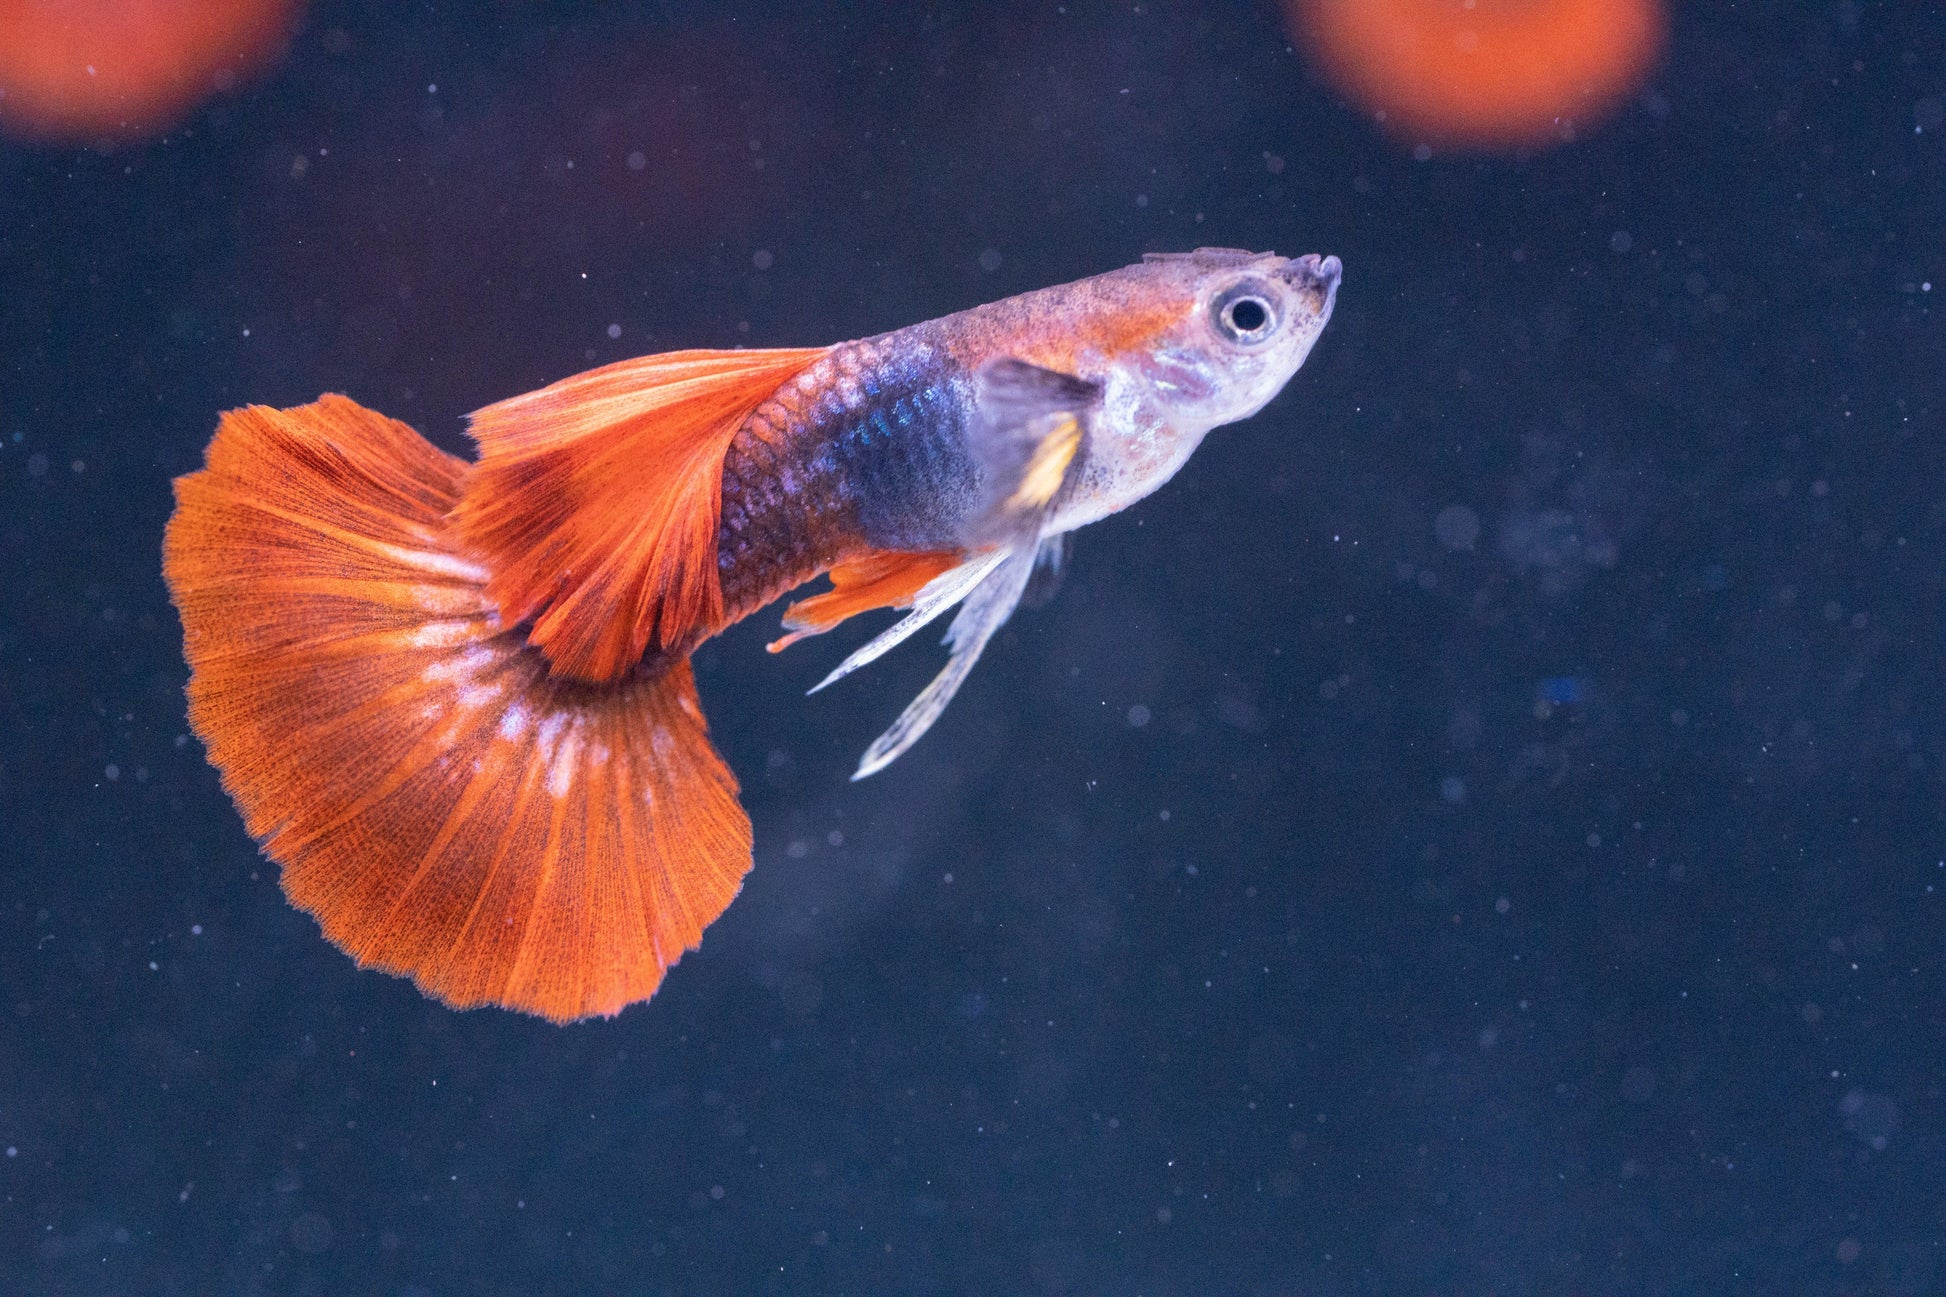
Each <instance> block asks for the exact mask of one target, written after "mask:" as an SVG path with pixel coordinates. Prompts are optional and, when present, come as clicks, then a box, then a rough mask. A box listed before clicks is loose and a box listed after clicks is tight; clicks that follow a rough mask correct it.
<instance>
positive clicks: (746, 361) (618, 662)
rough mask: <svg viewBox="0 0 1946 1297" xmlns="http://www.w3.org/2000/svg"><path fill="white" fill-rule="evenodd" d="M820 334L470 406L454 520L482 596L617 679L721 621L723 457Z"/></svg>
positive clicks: (561, 650)
mask: <svg viewBox="0 0 1946 1297" xmlns="http://www.w3.org/2000/svg"><path fill="white" fill-rule="evenodd" d="M824 352H825V349H824V348H799V349H790V350H771V351H683V352H671V353H667V354H664V355H658V356H645V357H641V358H639V359H636V360H626V361H621V362H619V363H617V364H613V365H606V366H603V367H601V368H599V369H592V370H589V371H587V372H586V373H583V374H577V375H575V376H573V377H571V378H566V379H563V380H561V381H560V382H558V383H555V384H552V385H551V386H549V387H545V388H542V389H540V390H539V391H536V392H529V393H527V394H526V395H524V396H517V397H513V398H512V399H510V400H506V401H500V402H498V403H496V404H494V405H490V406H488V407H486V408H485V409H483V410H481V411H479V412H477V413H476V414H474V416H473V421H472V425H471V431H472V434H473V437H474V439H475V440H476V441H477V442H478V443H479V447H480V462H479V464H478V465H477V466H475V467H474V469H473V470H472V472H471V473H470V474H469V475H468V477H467V479H466V484H465V489H464V493H463V496H462V498H461V500H460V502H459V506H458V508H457V509H456V510H455V512H454V515H453V521H454V523H455V525H456V527H457V528H458V531H459V534H460V536H461V537H462V538H463V540H464V541H465V544H466V546H467V548H468V549H469V550H470V551H471V552H473V553H475V554H477V555H478V556H479V557H480V559H481V560H482V561H483V562H484V563H485V565H486V567H487V569H488V573H489V576H488V581H487V587H486V589H487V596H488V598H489V599H491V600H492V601H493V603H494V604H495V606H496V607H497V608H498V609H499V610H500V613H501V616H502V618H503V620H504V621H506V622H507V624H509V625H512V624H513V623H515V622H521V621H529V620H531V622H532V625H531V627H530V628H529V630H528V638H529V640H530V641H531V642H532V643H533V644H535V645H536V646H537V647H538V648H539V649H540V650H541V652H542V653H543V654H544V655H545V656H546V658H547V661H548V664H549V666H550V667H551V669H552V670H553V672H554V674H556V675H560V676H565V677H569V678H573V679H580V680H589V681H610V680H618V679H620V678H621V677H622V676H623V675H624V674H626V673H627V672H628V671H629V670H630V669H631V668H633V667H634V666H635V664H636V663H637V662H638V661H639V660H640V659H641V658H642V655H643V654H644V652H646V651H648V650H650V649H680V648H682V647H685V646H686V644H687V643H688V642H690V641H692V640H693V639H694V637H695V636H696V635H697V634H698V633H699V632H701V633H707V632H709V631H712V630H715V629H717V628H718V627H719V626H720V624H721V622H722V618H723V593H722V589H721V587H720V586H719V584H718V582H717V572H716V542H717V523H718V515H719V511H720V508H721V503H722V475H723V456H724V454H725V452H726V451H727V450H728V449H729V445H730V441H731V439H732V438H734V437H735V436H736V433H737V429H738V428H739V427H741V426H742V424H743V422H744V420H745V419H747V418H748V417H749V415H750V413H751V411H752V410H754V409H755V408H756V407H757V406H758V405H759V404H761V403H762V402H763V401H764V400H765V399H766V398H767V397H769V396H770V395H771V394H773V393H774V392H776V390H777V389H778V388H779V387H780V386H781V385H782V384H784V383H785V382H787V381H789V380H790V379H791V378H793V377H795V376H796V375H797V374H798V373H799V372H800V371H802V370H803V369H804V368H805V366H807V365H809V364H810V363H811V362H812V361H814V360H816V359H817V358H818V357H819V356H821V355H823V354H824Z"/></svg>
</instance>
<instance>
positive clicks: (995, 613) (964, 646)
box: [852, 548, 1036, 781]
mask: <svg viewBox="0 0 1946 1297" xmlns="http://www.w3.org/2000/svg"><path fill="white" fill-rule="evenodd" d="M1035 552H1036V551H1035V550H1034V549H1032V548H1029V549H1025V550H1015V551H1011V552H1003V553H998V554H996V555H994V556H993V557H992V560H991V564H990V566H989V567H988V568H987V570H986V573H985V575H984V577H983V579H981V580H980V582H979V584H978V585H976V586H974V587H973V588H972V590H971V592H970V593H967V594H966V595H965V599H966V602H965V604H964V606H963V607H961V608H960V610H959V615H958V616H957V617H955V618H953V624H952V626H951V627H949V628H948V629H947V632H946V643H947V644H948V645H949V646H951V648H952V656H951V657H950V658H948V659H947V661H946V665H945V667H944V668H943V669H942V670H941V671H940V673H939V674H938V675H936V676H934V677H933V678H932V683H930V684H928V685H927V686H926V687H925V688H924V689H922V690H920V691H919V696H918V697H917V698H914V699H913V700H912V702H911V703H910V704H909V705H908V706H907V707H906V709H905V711H904V712H902V713H900V715H899V719H898V720H896V721H894V722H893V723H892V728H891V729H888V730H886V731H885V733H883V734H881V735H879V736H878V738H877V740H876V741H874V742H873V744H872V746H871V747H869V748H867V749H865V755H864V757H863V759H861V760H860V761H859V763H858V769H857V771H856V772H855V773H854V774H853V775H852V779H853V781H857V780H860V779H864V778H866V777H867V776H869V775H875V774H877V773H878V772H879V771H881V770H883V769H885V767H887V766H889V765H891V764H892V763H893V762H894V761H896V760H898V759H899V757H900V756H901V755H902V754H903V753H904V752H905V750H906V749H907V748H909V747H911V746H912V745H913V744H914V743H917V742H918V741H919V739H920V736H921V735H923V734H924V733H925V732H926V731H927V730H929V729H931V728H932V723H933V722H934V721H936V720H938V719H939V717H940V714H941V713H942V712H944V711H945V710H946V704H947V703H949V702H951V701H952V700H953V695H954V694H955V693H958V692H959V687H960V685H962V684H963V683H965V681H966V677H967V674H968V673H969V672H970V671H972V670H973V664H974V663H975V662H978V661H979V660H980V654H981V653H982V652H984V651H985V650H986V646H987V641H988V640H990V639H992V638H993V635H994V632H995V631H997V630H999V629H1000V628H1001V627H1002V626H1004V625H1006V623H1007V618H1009V617H1011V616H1012V615H1013V611H1014V608H1015V606H1016V605H1018V604H1019V603H1020V596H1021V592H1022V591H1024V590H1025V589H1026V588H1027V578H1028V577H1029V576H1031V575H1032V574H1033V571H1034V555H1035ZM940 611H943V609H941V610H940ZM932 615H933V616H937V615H938V613H937V612H935V613H934V614H932ZM906 620H907V621H910V620H911V618H907V619H906ZM923 624H924V623H921V625H923ZM901 625H903V623H901ZM893 629H894V630H897V629H899V628H898V627H894V628H893ZM917 629H919V627H918V626H914V627H912V630H917ZM912 630H908V631H906V632H905V634H906V635H909V634H911V633H912ZM900 638H904V636H901V637H900ZM895 642H896V641H895ZM867 647H869V646H867ZM886 647H888V648H889V647H891V646H890V645H887V646H886ZM881 651H883V650H881Z"/></svg>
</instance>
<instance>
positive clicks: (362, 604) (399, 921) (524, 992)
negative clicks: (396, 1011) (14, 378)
mask: <svg viewBox="0 0 1946 1297" xmlns="http://www.w3.org/2000/svg"><path fill="white" fill-rule="evenodd" d="M208 465H209V466H208V467H207V468H205V469H204V470H202V471H200V472H197V473H192V474H190V475H188V476H187V477H184V478H182V479H180V480H179V481H178V482H177V500H178V505H177V510H176V514H175V516H174V517H173V518H172V519H171V521H170V524H169V530H168V536H167V540H166V542H165V547H164V553H165V563H164V571H165V574H166V576H167V578H168V581H169V585H170V590H171V593H172V595H173V596H174V598H175V600H176V605H177V607H178V608H179V609H180V610H181V612H182V618H183V624H184V628H185V631H186V637H185V638H186V654H187V656H188V658H189V664H190V672H191V674H190V684H189V697H190V721H191V724H192V726H193V727H194V729H195V730H196V732H197V734H198V735H199V736H200V737H201V738H202V739H203V741H204V742H205V743H206V744H207V745H208V748H209V753H210V759H211V760H212V762H213V763H214V764H215V765H216V766H217V768H218V769H219V770H220V771H221V772H222V774H223V783H224V786H225V788H227V789H228V790H229V792H230V794H231V796H232V797H233V798H235V800H236V802H237V806H238V808H239V809H240V810H241V811H242V813H243V816H244V820H245V823H246V825H247V826H248V827H249V829H250V831H251V833H252V834H253V835H255V836H256V837H257V838H258V839H259V841H260V842H261V843H262V844H263V848H264V851H265V853H266V854H267V855H269V856H270V857H271V858H272V859H274V860H276V861H278V862H279V863H280V864H281V865H282V866H283V873H282V881H283V885H284V890H285V893H286V894H287V895H288V896H289V897H290V899H291V901H292V902H293V903H294V904H296V905H297V906H299V907H300V908H302V909H304V910H307V911H309V912H310V913H311V914H313V915H315V916H316V917H317V919H318V921H319V922H320V924H321V925H322V926H323V928H324V931H325V934H326V935H327V936H328V937H329V938H330V939H331V940H332V941H333V942H335V943H337V944H338V945H339V946H340V947H342V948H343V949H344V950H345V951H346V952H347V953H349V954H350V955H352V957H353V958H354V959H356V960H357V961H358V962H359V963H361V964H365V965H368V966H371V967H375V968H380V969H384V970H386V971H388V972H392V973H399V974H403V975H406V976H409V977H411V978H412V979H413V980H414V981H415V982H417V983H418V985H419V987H420V988H421V989H422V990H424V991H425V992H426V993H427V994H428V995H431V996H434V997H436V998H438V999H440V1000H442V1001H444V1002H446V1003H447V1004H450V1005H453V1006H455V1007H460V1008H464V1007H470V1006H473V1005H480V1004H499V1005H504V1006H506V1007H508V1008H513V1009H518V1010H522V1011H524V1012H528V1013H534V1014H538V1015H540V1016H542V1017H545V1018H549V1019H551V1020H553V1021H556V1022H565V1021H569V1020H572V1019H576V1018H583V1017H589V1016H594V1015H602V1014H613V1013H616V1012H618V1011H619V1010H621V1009H622V1008H623V1007H624V1006H625V1005H627V1004H630V1003H632V1002H634V1001H637V1000H642V999H646V998H648V997H649V996H650V995H651V994H653V993H654V991H655V989H656V988H657V986H658V985H660V983H661V980H662V977H663V974H664V971H665V970H666V968H667V967H668V965H670V964H673V963H674V962H675V961H676V959H677V958H679V957H680V956H681V954H682V953H683V952H684V951H685V950H687V949H691V948H693V947H695V946H696V945H697V943H698V942H699V941H700V940H701V937H702V932H703V929H704V927H706V926H707V925H708V924H709V923H710V921H711V920H713V919H714V918H715V917H716V916H717V915H718V914H720V913H721V912H722V910H723V908H724V907H725V906H726V905H728V904H729V902H730V900H731V899H732V898H733V897H734V896H735V895H736V892H737V890H738V888H739V886H740V885H741V881H742V878H743V875H744V873H745V871H746V870H748V868H749V866H750V822H749V819H748V818H747V817H746V816H745V815H744V813H743V810H742V808H741V807H740V806H739V805H738V804H737V796H736V794H737V786H736V780H735V779H734V777H733V776H732V775H731V774H730V771H729V769H728V767H727V766H725V764H724V763H723V761H722V759H721V758H720V757H719V756H718V755H717V754H716V752H715V750H714V749H713V748H712V747H711V745H710V742H709V738H708V734H707V727H706V725H705V723H704V721H703V716H702V711H701V708H700V707H699V706H698V704H697V699H696V690H695V684H694V680H693V678H692V676H691V673H690V670H689V666H688V663H687V661H685V660H682V659H673V660H671V661H670V662H668V663H666V664H665V665H663V667H662V668H661V669H660V670H659V671H657V672H654V673H651V672H649V671H648V670H647V669H643V670H640V671H637V672H635V673H633V674H631V675H630V676H629V677H627V678H626V679H624V680H621V681H619V682H616V683H614V684H611V685H607V686H602V687H594V686H590V685H585V684H580V683H577V682H575V681H571V680H564V679H561V678H559V677H557V676H555V675H553V674H552V673H551V672H550V670H549V667H548V664H547V662H546V661H545V659H544V658H543V657H542V656H541V653H540V651H539V650H538V649H536V648H534V647H533V646H532V645H530V644H528V643H527V642H526V641H525V638H524V636H523V635H522V634H521V633H520V632H519V631H518V630H517V629H516V630H512V631H508V630H504V629H502V624H501V621H500V618H499V616H498V613H497V610H496V608H495V606H494V603H493V601H492V600H491V599H489V598H488V596H487V593H486V590H485V585H486V581H487V574H486V572H485V571H484V570H483V569H482V568H480V567H478V566H477V565H475V564H473V563H471V562H469V561H468V560H467V559H465V558H463V557H461V556H460V553H459V547H458V545H457V543H456V542H455V541H454V539H453V538H452V536H451V534H450V532H448V531H445V530H442V527H441V522H440V520H441V519H442V518H443V517H444V516H445V515H446V514H447V513H448V512H449V511H450V510H451V509H452V508H453V506H454V504H455V502H456V500H457V497H458V492H459V489H460V485H461V482H462V480H463V477H464V474H465V472H466V466H465V465H464V464H463V463H462V462H461V461H459V460H457V459H454V458H452V457H450V456H446V455H442V454H441V453H440V452H439V451H437V450H435V449H434V448H433V447H432V446H431V445H429V444H428V443H426V442H425V441H424V440H423V439H421V438H420V437H419V436H418V435H417V434H416V433H414V432H413V431H412V430H411V429H410V428H408V427H406V426H405V425H404V424H400V423H394V422H392V421H391V420H387V419H384V418H382V417H381V416H379V415H376V414H373V413H372V412H370V411H368V410H363V409H362V408H360V407H358V406H356V405H354V404H353V403H351V402H349V401H346V400H344V399H343V398H326V399H325V400H324V401H320V402H319V403H318V404H316V405H312V406H305V407H302V408H299V409H295V410H285V411H278V410H265V409H261V408H258V409H251V410H246V411H240V412H236V413H233V414H231V415H228V416H226V417H225V419H224V421H223V424H222V426H221V428H220V429H219V431H218V433H217V437H216V440H215V442H213V443H212V445H211V448H210V452H209V456H208Z"/></svg>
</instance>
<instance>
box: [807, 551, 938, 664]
mask: <svg viewBox="0 0 1946 1297" xmlns="http://www.w3.org/2000/svg"><path fill="white" fill-rule="evenodd" d="M965 561H966V555H964V554H962V553H960V552H959V551H958V550H927V551H923V552H907V551H904V550H894V549H873V550H866V551H865V552H864V553H862V554H855V555H853V556H852V557H850V558H848V559H845V560H844V561H843V562H841V563H837V564H834V565H833V566H832V568H831V588H830V589H829V590H826V591H825V592H824V593H823V594H814V595H812V596H811V597H810V598H808V599H799V600H798V601H797V602H796V603H794V604H792V605H791V606H790V607H788V608H786V609H785V610H784V629H785V630H787V631H789V632H790V634H788V635H786V636H784V637H783V638H782V639H780V640H774V641H772V642H771V644H770V645H769V648H770V651H771V652H772V653H781V652H783V651H784V650H785V649H787V648H789V647H790V646H791V645H793V644H795V643H797V642H798V641H799V640H801V639H803V638H805V637H806V636H808V635H822V634H824V633H825V632H826V631H828V630H830V629H831V628H832V627H833V626H836V625H837V624H838V623H839V622H841V621H844V620H845V619H846V618H848V617H856V616H857V615H858V614H859V613H861V612H870V611H872V610H873V609H874V608H907V607H910V606H911V605H912V601H913V600H914V599H915V598H917V597H918V595H919V591H921V590H923V589H924V588H925V586H926V582H928V581H930V580H932V579H933V578H934V577H936V576H938V575H940V574H941V573H942V572H949V571H951V570H952V569H954V568H956V567H958V566H959V565H960V564H961V563H964V562H965Z"/></svg>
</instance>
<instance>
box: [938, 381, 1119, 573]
mask: <svg viewBox="0 0 1946 1297" xmlns="http://www.w3.org/2000/svg"><path fill="white" fill-rule="evenodd" d="M974 385H975V393H974V418H973V422H972V426H971V427H970V428H969V429H968V431H967V443H968V447H969V449H970V450H971V451H972V453H973V458H974V461H975V463H977V464H978V465H979V468H980V475H981V497H980V501H979V503H978V505H977V506H976V507H975V508H974V510H973V512H972V515H971V517H970V518H969V520H968V522H967V524H966V528H965V530H966V538H967V540H968V542H969V543H994V542H1006V543H1010V544H1015V545H1018V544H1020V543H1021V542H1022V540H1023V538H1026V537H1029V536H1031V538H1032V539H1033V540H1034V541H1038V540H1039V538H1040V535H1039V533H1040V523H1041V520H1042V519H1043V518H1045V517H1046V516H1047V514H1048V512H1049V511H1050V510H1051V509H1052V507H1053V506H1054V504H1055V502H1056V501H1057V499H1058V498H1059V496H1060V494H1061V491H1062V488H1063V487H1064V486H1065V485H1066V484H1067V483H1068V481H1069V480H1070V479H1071V478H1072V476H1073V473H1074V470H1075V468H1076V466H1077V465H1079V464H1080V463H1082V462H1083V460H1084V459H1085V458H1086V447H1087V441H1088V430H1089V427H1090V425H1091V424H1092V423H1093V421H1094V416H1095V412H1096V411H1097V410H1099V409H1100V408H1101V399H1102V388H1101V384H1099V383H1091V382H1088V381H1087V380H1085V379H1080V378H1076V377H1075V376H1074V375H1072V374H1063V373H1059V372H1058V371H1055V370H1052V369H1044V368H1042V367H1041V366H1039V365H1030V364H1028V363H1027V362H1026V361H1024V360H1013V359H1005V360H996V361H992V362H990V363H988V364H986V365H984V366H982V367H981V369H980V371H979V373H978V374H977V375H975V378H974Z"/></svg>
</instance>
